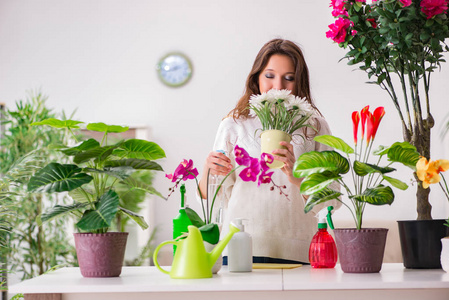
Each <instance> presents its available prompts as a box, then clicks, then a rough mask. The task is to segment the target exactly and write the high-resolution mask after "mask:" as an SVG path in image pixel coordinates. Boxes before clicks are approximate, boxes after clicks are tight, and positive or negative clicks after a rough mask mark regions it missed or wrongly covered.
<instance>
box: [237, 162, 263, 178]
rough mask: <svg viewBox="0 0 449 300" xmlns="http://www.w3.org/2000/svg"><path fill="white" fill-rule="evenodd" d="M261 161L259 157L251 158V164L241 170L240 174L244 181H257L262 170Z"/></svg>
mask: <svg viewBox="0 0 449 300" xmlns="http://www.w3.org/2000/svg"><path fill="white" fill-rule="evenodd" d="M260 168H261V167H260V163H259V160H258V159H257V158H251V161H250V165H249V166H248V167H247V168H245V169H243V170H242V172H240V174H239V176H240V178H242V180H243V181H253V182H256V180H257V175H259V172H260Z"/></svg>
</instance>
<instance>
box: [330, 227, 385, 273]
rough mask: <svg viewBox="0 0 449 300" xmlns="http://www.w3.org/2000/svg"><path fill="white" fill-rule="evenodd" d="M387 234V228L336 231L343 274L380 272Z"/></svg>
mask: <svg viewBox="0 0 449 300" xmlns="http://www.w3.org/2000/svg"><path fill="white" fill-rule="evenodd" d="M387 232H388V229H386V228H362V229H360V230H357V229H355V228H354V229H353V228H342V229H334V234H335V242H336V243H337V250H338V256H339V258H340V264H341V269H342V270H343V272H345V273H377V272H379V271H380V269H381V268H382V261H383V257H384V251H385V242H386V240H387Z"/></svg>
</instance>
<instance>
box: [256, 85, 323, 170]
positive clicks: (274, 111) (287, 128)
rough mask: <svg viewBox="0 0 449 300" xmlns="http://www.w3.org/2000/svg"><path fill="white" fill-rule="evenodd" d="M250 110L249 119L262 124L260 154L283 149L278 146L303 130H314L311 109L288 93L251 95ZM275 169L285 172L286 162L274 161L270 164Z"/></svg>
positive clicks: (298, 98) (275, 92) (280, 91)
mask: <svg viewBox="0 0 449 300" xmlns="http://www.w3.org/2000/svg"><path fill="white" fill-rule="evenodd" d="M248 109H250V116H257V117H258V118H259V120H260V122H261V123H262V128H261V129H260V130H262V133H261V135H260V138H261V150H262V151H261V152H262V153H269V154H271V152H272V151H273V150H275V149H279V148H281V149H283V148H285V147H284V146H280V145H279V142H281V141H285V142H288V143H289V142H290V141H291V139H292V134H293V133H294V132H295V131H296V130H298V129H300V128H302V127H311V128H313V126H311V125H310V124H308V123H307V121H308V120H309V118H310V117H311V116H312V114H313V113H314V111H315V110H314V109H313V108H312V106H311V105H310V104H309V103H307V101H305V100H304V99H303V98H300V97H297V96H294V95H292V94H291V91H289V90H275V89H272V90H269V91H268V92H266V93H262V94H261V95H252V96H251V97H250V100H249V105H248ZM268 166H269V167H270V168H272V169H278V168H282V167H283V166H284V163H283V162H280V161H273V162H272V163H270V164H268Z"/></svg>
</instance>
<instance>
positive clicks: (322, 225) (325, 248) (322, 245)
mask: <svg viewBox="0 0 449 300" xmlns="http://www.w3.org/2000/svg"><path fill="white" fill-rule="evenodd" d="M332 209H334V208H333V207H332V206H329V207H327V208H324V209H322V210H321V211H320V212H319V213H318V232H317V233H315V235H314V236H313V238H312V242H311V243H310V248H309V261H310V264H311V266H312V268H333V267H335V265H336V263H337V259H338V255H337V246H336V245H335V241H334V238H333V237H332V236H331V235H330V234H329V232H327V223H326V218H327V222H328V223H329V227H330V228H331V229H334V224H333V223H332V218H331V211H332Z"/></svg>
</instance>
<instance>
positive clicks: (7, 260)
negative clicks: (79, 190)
mask: <svg viewBox="0 0 449 300" xmlns="http://www.w3.org/2000/svg"><path fill="white" fill-rule="evenodd" d="M46 100H47V97H46V96H44V95H43V94H42V93H41V92H38V91H36V92H34V91H33V92H30V93H29V96H28V97H27V99H25V100H18V101H16V104H15V107H13V108H12V109H5V110H4V111H3V113H2V118H1V123H0V125H1V126H0V127H1V128H3V129H4V132H2V136H1V139H0V205H1V206H2V207H5V205H6V206H10V207H11V209H12V210H13V212H12V214H6V215H4V216H3V217H4V218H3V221H4V222H5V224H8V225H6V226H7V228H8V229H10V232H6V231H1V233H5V235H4V239H3V240H4V242H5V243H6V247H5V248H1V250H0V251H1V257H2V264H3V266H4V268H6V269H7V270H9V271H15V272H18V273H19V274H22V279H27V278H31V277H34V276H37V275H40V274H43V273H44V272H45V271H46V270H48V269H49V268H52V267H53V266H55V265H58V264H67V263H68V264H71V265H73V263H74V252H75V251H74V248H73V246H71V244H70V243H69V242H68V239H67V236H66V234H62V233H61V230H60V228H64V227H66V226H68V224H67V221H68V220H67V219H60V220H54V221H52V222H51V223H50V224H48V225H47V226H37V224H36V218H37V217H38V215H39V214H40V213H41V212H42V211H43V210H45V209H46V208H48V207H51V206H53V205H54V204H55V203H57V202H59V203H66V201H67V197H66V196H64V195H61V196H58V197H57V196H56V195H43V194H42V193H32V194H31V193H27V192H26V185H27V183H28V181H29V179H30V177H31V176H32V175H33V174H34V172H35V171H36V170H38V169H40V168H41V167H42V166H44V165H45V164H47V163H49V162H50V161H52V160H54V159H61V160H62V159H64V157H63V156H62V155H61V154H60V153H59V152H58V151H55V150H53V149H50V148H49V147H48V146H49V145H50V144H53V143H57V142H60V141H66V142H70V139H69V137H68V136H67V135H66V134H65V133H64V132H61V131H59V130H54V129H52V130H42V129H41V128H38V127H33V126H31V123H33V122H36V121H40V120H43V119H46V118H51V117H56V116H57V114H56V113H54V112H52V111H51V110H50V109H48V108H47V107H46ZM63 117H64V116H63ZM5 229H6V228H5Z"/></svg>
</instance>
